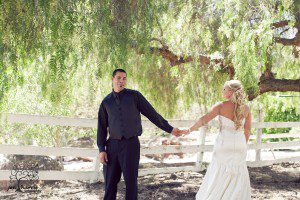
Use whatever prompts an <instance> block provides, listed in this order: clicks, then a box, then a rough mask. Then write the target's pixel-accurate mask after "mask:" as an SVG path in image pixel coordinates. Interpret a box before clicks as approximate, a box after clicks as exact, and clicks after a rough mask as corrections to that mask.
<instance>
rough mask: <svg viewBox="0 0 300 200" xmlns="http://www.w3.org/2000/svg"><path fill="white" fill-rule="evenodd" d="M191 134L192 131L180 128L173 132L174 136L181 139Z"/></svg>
mask: <svg viewBox="0 0 300 200" xmlns="http://www.w3.org/2000/svg"><path fill="white" fill-rule="evenodd" d="M189 133H190V130H180V129H178V128H174V129H173V131H172V134H173V135H174V136H176V137H179V136H181V135H187V134H189Z"/></svg>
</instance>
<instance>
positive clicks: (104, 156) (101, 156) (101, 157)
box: [99, 151, 108, 165]
mask: <svg viewBox="0 0 300 200" xmlns="http://www.w3.org/2000/svg"><path fill="white" fill-rule="evenodd" d="M99 160H100V162H101V163H102V164H103V165H107V162H108V159H107V153H106V152H105V151H102V152H100V153H99Z"/></svg>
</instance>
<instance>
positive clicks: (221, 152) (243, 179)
mask: <svg viewBox="0 0 300 200" xmlns="http://www.w3.org/2000/svg"><path fill="white" fill-rule="evenodd" d="M219 122H220V132H219V135H218V137H217V139H216V141H215V145H214V150H213V156H212V161H211V163H210V165H209V166H208V168H207V172H206V174H205V176H204V180H203V182H202V184H201V186H200V189H199V191H198V192H197V195H196V200H219V199H222V200H248V199H251V194H250V190H251V188H250V179H249V173H248V169H247V165H246V156H247V144H246V138H245V135H244V132H243V129H242V128H241V129H239V130H236V129H235V128H234V122H233V121H232V120H230V119H229V118H226V117H224V116H221V115H219ZM244 123H245V120H243V122H242V124H244ZM242 127H243V126H242Z"/></svg>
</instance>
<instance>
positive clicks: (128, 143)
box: [97, 69, 180, 200]
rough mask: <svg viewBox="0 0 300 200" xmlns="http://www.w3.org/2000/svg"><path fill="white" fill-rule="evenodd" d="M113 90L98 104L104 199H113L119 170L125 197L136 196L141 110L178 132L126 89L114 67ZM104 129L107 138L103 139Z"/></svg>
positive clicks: (122, 76)
mask: <svg viewBox="0 0 300 200" xmlns="http://www.w3.org/2000/svg"><path fill="white" fill-rule="evenodd" d="M112 82H113V91H112V92H111V93H110V94H109V95H107V96H106V97H105V98H104V99H103V101H102V103H101V105H100V108H99V113H98V131H97V145H98V148H99V152H100V154H99V158H100V162H101V163H102V164H103V165H104V166H103V174H104V178H105V195H104V199H105V200H115V199H116V195H117V185H118V183H119V181H120V178H121V173H123V177H124V181H125V184H126V200H136V199H137V188H138V186H137V178H138V167H139V160H140V142H139V139H138V136H140V135H141V134H142V125H141V115H140V113H142V114H143V115H144V116H146V117H147V118H148V119H149V120H150V121H151V122H152V123H154V124H155V125H156V126H157V127H159V128H160V129H162V130H164V131H166V132H168V133H172V134H174V135H176V136H177V135H179V134H180V130H179V129H177V128H173V127H172V126H171V125H169V123H168V122H167V121H166V120H165V119H164V118H163V117H162V116H161V115H159V114H158V113H157V112H156V111H155V109H154V108H153V107H152V106H151V104H150V103H149V102H148V101H147V100H146V99H145V97H144V96H143V95H142V94H141V93H140V92H138V91H135V90H130V89H126V88H125V85H126V72H125V71H124V70H123V69H116V70H115V71H114V72H113V75H112ZM107 132H109V138H108V139H107Z"/></svg>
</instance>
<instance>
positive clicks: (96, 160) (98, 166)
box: [91, 154, 100, 183]
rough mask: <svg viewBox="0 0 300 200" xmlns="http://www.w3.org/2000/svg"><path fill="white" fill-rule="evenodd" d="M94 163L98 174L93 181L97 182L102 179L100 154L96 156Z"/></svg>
mask: <svg viewBox="0 0 300 200" xmlns="http://www.w3.org/2000/svg"><path fill="white" fill-rule="evenodd" d="M93 165H94V171H96V172H97V175H96V177H95V178H94V179H93V180H91V182H92V183H95V182H97V181H99V180H100V159H99V154H98V155H97V156H96V157H95V158H94V161H93Z"/></svg>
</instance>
